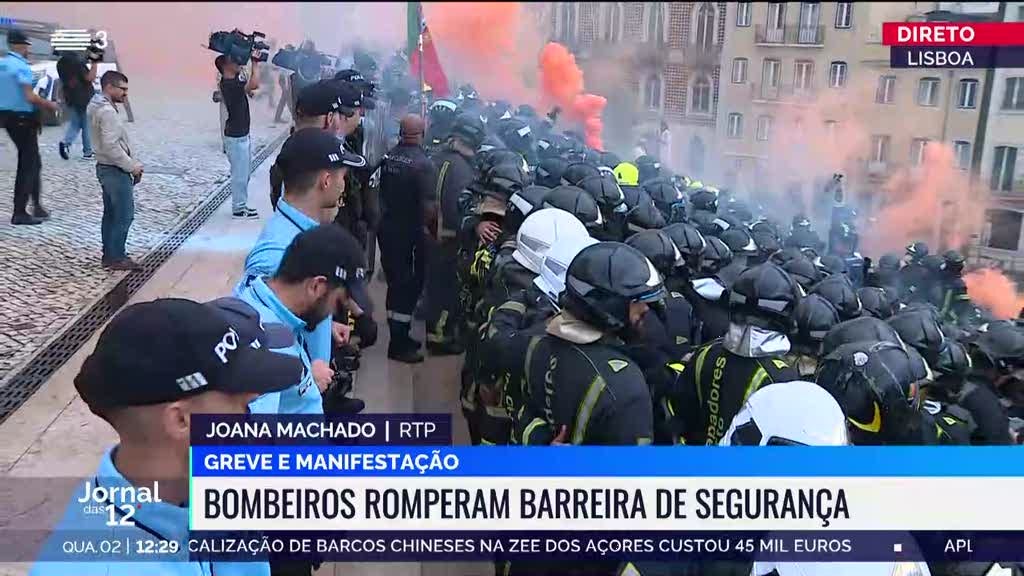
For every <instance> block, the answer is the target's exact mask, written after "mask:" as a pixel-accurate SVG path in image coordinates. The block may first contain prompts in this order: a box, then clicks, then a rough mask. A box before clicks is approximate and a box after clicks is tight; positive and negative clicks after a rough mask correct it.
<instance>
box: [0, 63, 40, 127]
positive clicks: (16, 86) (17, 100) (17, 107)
mask: <svg viewBox="0 0 1024 576" xmlns="http://www.w3.org/2000/svg"><path fill="white" fill-rule="evenodd" d="M25 86H28V87H29V88H31V87H32V69H31V68H29V66H28V60H25V59H24V58H22V57H21V54H16V53H14V52H8V53H7V55H6V56H4V57H3V58H0V110H5V111H10V112H32V111H33V110H35V107H34V106H33V105H32V104H31V103H29V101H28V100H26V99H25Z"/></svg>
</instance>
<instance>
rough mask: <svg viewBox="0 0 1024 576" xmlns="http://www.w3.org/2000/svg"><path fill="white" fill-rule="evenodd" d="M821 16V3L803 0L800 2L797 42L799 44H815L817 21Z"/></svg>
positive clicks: (816, 40) (817, 40) (817, 39)
mask: <svg viewBox="0 0 1024 576" xmlns="http://www.w3.org/2000/svg"><path fill="white" fill-rule="evenodd" d="M820 16H821V4H819V3H817V2H803V3H801V4H800V28H799V35H798V37H797V42H798V43H800V44H817V43H818V42H819V40H820V39H819V38H818V23H819V21H820Z"/></svg>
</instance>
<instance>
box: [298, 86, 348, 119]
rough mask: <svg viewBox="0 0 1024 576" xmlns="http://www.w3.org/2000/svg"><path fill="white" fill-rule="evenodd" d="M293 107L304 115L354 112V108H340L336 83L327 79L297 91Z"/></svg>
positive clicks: (346, 114)
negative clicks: (297, 95) (297, 94)
mask: <svg viewBox="0 0 1024 576" xmlns="http://www.w3.org/2000/svg"><path fill="white" fill-rule="evenodd" d="M295 108H296V110H297V111H298V112H299V113H300V114H302V115H303V116H306V117H311V116H326V115H327V114H329V113H331V112H337V113H340V114H345V116H352V115H353V114H355V110H354V109H351V108H347V109H343V108H342V105H341V99H340V98H339V87H338V84H337V83H334V82H331V81H329V80H321V81H319V82H317V83H315V84H310V85H309V86H306V87H305V88H303V89H302V91H301V92H299V97H298V99H297V100H296V102H295Z"/></svg>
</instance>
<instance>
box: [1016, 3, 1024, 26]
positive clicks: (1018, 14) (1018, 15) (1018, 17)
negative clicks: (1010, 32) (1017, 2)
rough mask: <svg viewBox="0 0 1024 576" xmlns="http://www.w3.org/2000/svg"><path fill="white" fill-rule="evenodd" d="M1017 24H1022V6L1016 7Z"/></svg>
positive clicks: (1023, 8) (1023, 15)
mask: <svg viewBox="0 0 1024 576" xmlns="http://www.w3.org/2000/svg"><path fill="white" fill-rule="evenodd" d="M1017 22H1024V6H1017Z"/></svg>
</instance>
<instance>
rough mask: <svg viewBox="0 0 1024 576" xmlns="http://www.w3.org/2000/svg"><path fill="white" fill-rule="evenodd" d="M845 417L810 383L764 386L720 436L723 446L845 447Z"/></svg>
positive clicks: (822, 390) (847, 440)
mask: <svg viewBox="0 0 1024 576" xmlns="http://www.w3.org/2000/svg"><path fill="white" fill-rule="evenodd" d="M849 443H850V441H849V438H848V437H847V434H846V416H844V415H843V410H842V408H840V407H839V404H838V403H836V401H835V399H833V398H832V395H831V394H829V393H828V392H827V391H826V390H825V389H824V388H822V387H821V386H818V385H817V384H815V383H813V382H804V381H801V380H796V381H793V382H780V383H778V384H772V385H771V386H765V387H764V388H761V389H760V390H758V391H757V392H754V393H753V394H751V395H750V398H747V401H746V403H744V404H743V408H741V409H740V411H739V412H738V413H737V414H736V417H735V418H733V419H732V425H731V426H729V429H728V430H727V431H726V432H725V435H724V436H722V440H721V442H719V444H721V445H723V446H738V445H739V446H744V445H745V446H772V445H775V446H779V445H782V446H787V445H803V446H846V445H847V444H849Z"/></svg>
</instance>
